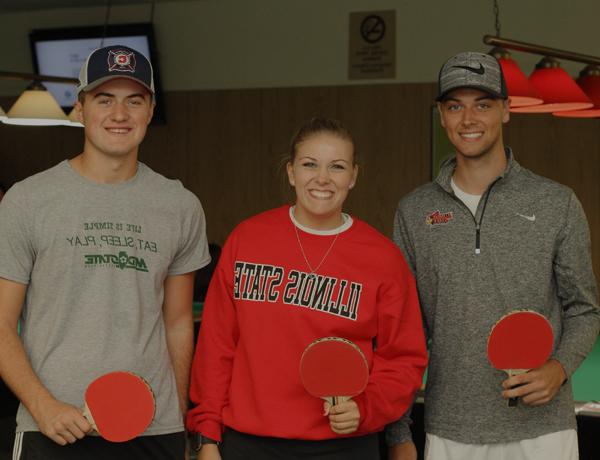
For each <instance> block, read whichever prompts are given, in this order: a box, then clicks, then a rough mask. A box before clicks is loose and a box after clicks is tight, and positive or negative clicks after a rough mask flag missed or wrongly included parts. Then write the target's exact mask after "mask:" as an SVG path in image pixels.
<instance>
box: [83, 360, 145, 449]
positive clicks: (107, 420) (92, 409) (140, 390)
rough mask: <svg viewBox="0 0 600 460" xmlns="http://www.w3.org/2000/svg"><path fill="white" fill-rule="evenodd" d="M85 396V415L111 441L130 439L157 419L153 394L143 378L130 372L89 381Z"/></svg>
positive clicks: (114, 373) (99, 432)
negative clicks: (155, 417)
mask: <svg viewBox="0 0 600 460" xmlns="http://www.w3.org/2000/svg"><path fill="white" fill-rule="evenodd" d="M84 400H85V406H84V408H83V415H84V417H85V418H86V419H87V420H88V422H89V423H90V424H91V425H92V427H93V428H94V430H95V431H97V432H98V434H99V435H100V436H102V437H103V438H104V439H106V440H108V441H112V442H124V441H129V440H131V439H133V438H135V437H137V436H139V435H140V434H142V433H143V432H144V431H145V430H146V428H148V425H150V423H151V422H152V420H153V419H154V394H153V393H152V390H151V389H150V386H149V385H148V384H147V383H146V381H145V380H144V379H143V378H141V377H140V376H138V375H135V374H133V373H131V372H122V371H117V372H109V373H108V374H104V375H102V376H100V377H98V378H97V379H96V380H94V381H93V382H92V383H90V384H89V385H88V387H87V390H86V392H85V398H84Z"/></svg>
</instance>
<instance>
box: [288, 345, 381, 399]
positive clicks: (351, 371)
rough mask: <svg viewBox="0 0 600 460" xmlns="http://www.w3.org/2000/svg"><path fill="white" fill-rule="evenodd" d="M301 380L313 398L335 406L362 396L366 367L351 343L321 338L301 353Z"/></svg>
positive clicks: (367, 368) (365, 362)
mask: <svg viewBox="0 0 600 460" xmlns="http://www.w3.org/2000/svg"><path fill="white" fill-rule="evenodd" d="M300 380H301V381H302V384H303V385H304V388H305V389H306V391H307V392H308V393H310V394H311V395H312V396H316V397H318V398H323V399H325V400H326V401H328V402H329V404H331V405H332V406H335V405H336V404H338V403H340V402H344V401H347V400H348V399H350V398H352V397H353V396H356V395H358V394H360V393H362V392H363V390H364V389H365V387H366V386H367V383H368V381H369V366H368V364H367V360H366V358H365V356H364V354H363V353H362V351H361V350H360V348H358V347H357V346H356V345H355V344H354V343H352V342H351V341H350V340H347V339H343V338H341V337H323V338H321V339H318V340H315V341H314V342H312V343H310V344H309V345H308V346H307V347H306V349H305V350H304V352H303V353H302V357H301V358H300Z"/></svg>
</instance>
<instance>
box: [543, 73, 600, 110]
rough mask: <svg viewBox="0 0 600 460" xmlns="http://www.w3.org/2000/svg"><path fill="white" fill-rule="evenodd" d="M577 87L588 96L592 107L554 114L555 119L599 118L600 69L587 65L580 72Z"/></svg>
mask: <svg viewBox="0 0 600 460" xmlns="http://www.w3.org/2000/svg"><path fill="white" fill-rule="evenodd" d="M577 84H578V85H579V87H580V88H581V89H582V90H583V91H584V92H585V94H587V95H588V96H589V98H590V99H591V100H592V102H593V103H594V107H592V108H591V109H587V110H568V111H564V112H556V113H554V114H553V115H556V116H557V117H568V118H599V117H600V67H598V66H594V65H589V66H587V67H586V68H585V69H583V70H582V71H581V73H580V74H579V78H578V79H577Z"/></svg>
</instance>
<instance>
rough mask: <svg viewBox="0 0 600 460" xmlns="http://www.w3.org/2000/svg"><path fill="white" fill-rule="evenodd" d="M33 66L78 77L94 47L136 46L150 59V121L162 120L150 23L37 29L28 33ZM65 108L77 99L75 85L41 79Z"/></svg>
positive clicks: (161, 100) (38, 71)
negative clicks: (152, 100)
mask: <svg viewBox="0 0 600 460" xmlns="http://www.w3.org/2000/svg"><path fill="white" fill-rule="evenodd" d="M29 39H30V42H31V52H32V56H33V67H34V70H35V72H36V73H38V74H41V75H52V76H59V77H72V78H78V77H79V70H80V69H81V66H82V65H83V63H84V62H85V60H86V58H87V56H88V55H89V54H90V53H91V52H92V51H93V50H95V49H98V48H101V47H103V46H109V45H125V46H128V47H130V48H133V49H136V50H138V51H139V52H140V53H142V54H144V55H145V56H146V57H147V58H149V59H150V62H152V67H153V70H154V86H155V91H156V109H155V111H154V118H153V122H155V123H164V122H165V112H164V105H163V103H162V102H163V99H162V91H161V85H160V72H159V66H158V59H157V54H156V43H155V40H154V30H153V27H152V24H150V23H140V24H118V25H109V26H106V27H104V26H91V27H69V28H61V29H36V30H33V31H32V32H31V33H30V34H29ZM44 86H46V88H48V91H50V92H51V93H52V95H53V96H54V97H55V98H56V100H57V101H58V103H59V104H60V105H61V107H63V109H64V110H65V111H69V110H70V109H71V108H72V107H73V104H75V101H76V99H77V91H76V85H70V84H64V83H48V82H44Z"/></svg>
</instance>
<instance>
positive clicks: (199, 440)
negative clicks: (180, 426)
mask: <svg viewBox="0 0 600 460" xmlns="http://www.w3.org/2000/svg"><path fill="white" fill-rule="evenodd" d="M206 444H219V442H218V441H215V440H214V439H211V438H207V437H206V436H204V435H203V434H202V433H196V451H199V450H200V449H202V446H204V445H206Z"/></svg>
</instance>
